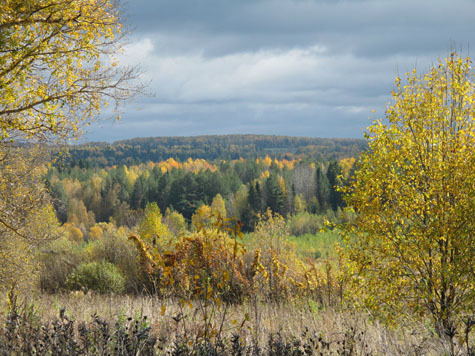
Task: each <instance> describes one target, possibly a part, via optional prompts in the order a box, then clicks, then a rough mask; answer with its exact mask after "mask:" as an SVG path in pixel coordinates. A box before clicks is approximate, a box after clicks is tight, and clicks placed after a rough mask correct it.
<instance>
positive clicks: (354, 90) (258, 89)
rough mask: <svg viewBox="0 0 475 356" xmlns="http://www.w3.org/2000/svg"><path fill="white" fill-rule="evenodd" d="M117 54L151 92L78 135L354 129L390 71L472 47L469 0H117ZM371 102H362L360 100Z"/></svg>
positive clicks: (381, 104)
mask: <svg viewBox="0 0 475 356" xmlns="http://www.w3.org/2000/svg"><path fill="white" fill-rule="evenodd" d="M124 5H125V6H124V7H125V10H126V11H125V13H126V14H127V15H126V16H127V23H128V25H129V26H130V27H133V28H134V31H133V33H132V35H131V36H130V37H129V45H128V46H127V48H126V51H125V53H124V55H123V57H122V61H123V63H126V64H135V63H139V64H140V65H141V67H142V71H143V78H144V81H146V82H148V83H149V86H148V91H149V92H151V93H153V96H151V97H147V98H138V99H135V100H134V101H133V102H131V103H129V104H127V105H126V107H125V108H124V113H123V115H122V120H121V121H119V122H111V121H106V122H102V123H101V125H100V126H101V127H97V126H92V127H91V128H89V133H88V134H86V136H85V137H86V138H87V139H89V140H94V141H115V140H120V139H125V138H133V137H149V136H188V135H208V134H236V133H254V134H271V135H295V136H311V137H356V138H361V137H362V136H363V132H364V130H365V128H366V127H367V126H369V125H370V124H371V122H372V120H374V119H376V118H381V117H384V111H385V107H386V105H387V103H388V102H389V100H390V93H391V90H392V89H393V88H394V78H395V76H396V75H398V74H399V75H403V74H404V73H405V72H407V71H410V70H412V68H413V67H416V68H417V70H419V71H421V72H424V71H427V70H428V69H429V68H430V66H431V65H432V64H433V63H435V62H437V60H438V59H439V58H443V57H445V56H447V54H448V53H449V51H450V48H451V47H455V48H456V49H458V50H460V49H463V53H464V54H465V55H466V54H473V52H474V51H475V49H471V48H470V47H475V0H420V1H418V0H387V1H385V0H373V1H364V0H362V1H360V0H348V1H338V0H129V2H128V3H127V4H124ZM373 109H374V110H375V113H372V110H373Z"/></svg>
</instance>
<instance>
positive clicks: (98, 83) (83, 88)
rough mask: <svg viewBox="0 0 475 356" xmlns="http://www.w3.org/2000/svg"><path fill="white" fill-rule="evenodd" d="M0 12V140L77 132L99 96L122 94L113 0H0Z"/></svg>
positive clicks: (124, 77) (125, 76)
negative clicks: (116, 55)
mask: <svg viewBox="0 0 475 356" xmlns="http://www.w3.org/2000/svg"><path fill="white" fill-rule="evenodd" d="M0 13H1V14H2V16H0V28H1V34H0V42H1V44H2V48H1V51H2V56H1V58H0V107H1V109H0V141H4V140H5V139H12V138H13V139H16V138H17V136H18V135H20V136H22V137H26V138H29V139H30V138H40V139H45V138H46V139H53V138H65V137H71V136H73V137H76V136H78V133H79V125H80V124H81V122H83V121H89V120H91V119H93V118H94V117H95V116H96V114H97V113H98V111H99V110H100V108H101V107H103V106H104V105H105V104H106V103H107V101H106V100H105V99H106V98H107V99H112V100H117V101H121V100H123V99H125V98H126V97H127V96H128V95H129V88H128V87H127V85H126V83H127V82H128V81H129V80H130V79H131V78H133V77H134V75H135V71H134V70H130V69H129V70H119V69H118V68H117V67H116V64H117V60H116V58H114V55H115V54H116V53H118V51H120V45H119V43H118V39H119V37H120V36H118V35H119V33H120V31H121V25H120V24H119V22H118V20H119V14H118V11H117V7H116V5H115V2H113V1H109V0H88V1H83V0H59V1H56V0H41V1H31V0H27V1H20V2H19V1H17V0H4V1H2V2H1V4H0Z"/></svg>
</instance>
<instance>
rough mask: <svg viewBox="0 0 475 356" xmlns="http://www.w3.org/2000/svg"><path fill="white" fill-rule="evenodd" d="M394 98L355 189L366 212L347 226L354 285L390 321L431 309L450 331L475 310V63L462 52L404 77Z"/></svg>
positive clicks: (357, 207) (352, 197)
mask: <svg viewBox="0 0 475 356" xmlns="http://www.w3.org/2000/svg"><path fill="white" fill-rule="evenodd" d="M393 100H394V102H393V104H392V105H391V106H389V107H388V109H387V119H388V123H387V124H384V123H383V122H381V121H376V122H375V123H374V124H373V125H372V126H371V127H370V128H369V135H368V136H367V139H368V143H369V147H370V149H369V151H368V152H366V153H364V154H363V155H362V156H361V158H360V160H359V163H358V167H359V168H358V170H357V171H356V179H355V181H354V182H353V183H352V184H351V186H350V187H349V188H348V189H347V190H346V193H347V198H346V200H347V203H348V204H349V205H350V206H351V207H352V209H354V211H356V212H357V215H356V219H355V221H354V223H352V224H347V225H345V226H344V229H345V234H346V247H347V248H346V249H344V255H345V257H346V258H347V267H348V272H349V273H350V275H351V276H352V277H353V278H352V282H353V283H354V289H352V290H351V293H354V292H359V295H360V296H361V297H362V300H363V302H364V304H365V306H366V307H368V308H370V309H371V310H372V311H373V312H375V313H377V314H379V315H381V316H383V317H384V318H385V319H386V320H389V321H391V320H394V319H395V318H397V317H400V316H404V315H407V314H411V315H413V316H421V317H423V318H424V319H425V320H427V318H428V317H430V320H432V321H433V322H434V327H435V328H436V330H437V332H438V333H439V335H442V336H444V335H445V334H446V332H448V331H450V330H452V331H453V330H454V328H455V330H456V328H457V327H458V326H460V324H461V320H462V319H463V317H464V316H465V315H473V313H474V312H475V304H474V303H473V300H475V274H474V273H473V271H474V270H475V240H474V238H473V236H474V233H475V204H474V200H473V197H474V196H475V174H474V170H473V167H474V166H475V151H474V147H475V121H474V116H475V76H474V72H473V69H472V63H471V61H470V59H469V58H467V59H462V58H460V57H459V56H458V55H457V54H455V53H453V54H452V55H451V56H450V57H448V58H446V59H444V60H442V61H440V62H439V63H437V64H436V65H435V66H434V67H433V68H431V70H430V71H429V72H428V73H427V74H425V75H423V76H418V75H417V74H416V72H415V71H414V72H413V73H412V74H410V73H408V74H407V84H403V83H402V81H401V80H400V79H399V78H397V79H396V89H395V90H394V92H393ZM444 337H445V336H444Z"/></svg>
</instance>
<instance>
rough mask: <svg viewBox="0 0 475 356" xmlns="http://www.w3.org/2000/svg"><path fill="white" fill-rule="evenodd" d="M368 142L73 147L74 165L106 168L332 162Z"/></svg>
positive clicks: (168, 140) (267, 139)
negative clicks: (194, 162) (266, 160)
mask: <svg viewBox="0 0 475 356" xmlns="http://www.w3.org/2000/svg"><path fill="white" fill-rule="evenodd" d="M366 147H367V144H366V141H364V140H361V139H346V138H310V137H291V136H269V135H221V136H191V137H149V138H135V139H130V140H124V141H117V142H114V143H112V144H108V143H101V142H98V143H88V144H83V145H78V146H73V147H71V148H70V154H71V155H70V158H69V160H70V161H71V163H73V165H76V164H77V165H85V166H98V167H105V166H111V165H119V164H126V165H131V164H139V163H144V162H148V161H153V162H158V161H164V160H166V159H168V158H174V159H176V160H178V161H184V160H186V159H188V158H193V159H197V158H202V159H206V160H208V161H214V160H216V159H223V160H232V159H239V158H257V157H265V156H267V155H268V156H270V157H271V158H279V159H295V158H304V159H310V160H312V161H314V160H315V161H329V160H333V159H336V160H338V159H342V158H347V157H356V156H357V155H358V154H359V153H360V152H361V151H363V150H365V149H366Z"/></svg>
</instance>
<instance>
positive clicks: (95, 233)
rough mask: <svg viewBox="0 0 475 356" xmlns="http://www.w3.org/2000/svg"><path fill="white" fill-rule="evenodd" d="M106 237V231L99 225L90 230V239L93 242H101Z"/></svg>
mask: <svg viewBox="0 0 475 356" xmlns="http://www.w3.org/2000/svg"><path fill="white" fill-rule="evenodd" d="M103 235H104V231H102V228H101V227H100V226H98V225H94V226H92V227H91V228H90V229H89V239H90V240H92V241H95V240H100V239H101V238H102V236H103Z"/></svg>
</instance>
